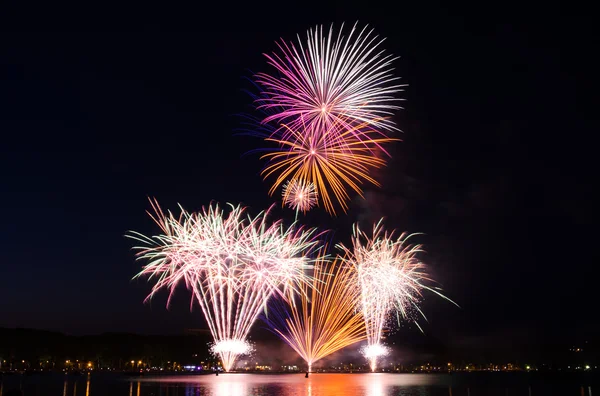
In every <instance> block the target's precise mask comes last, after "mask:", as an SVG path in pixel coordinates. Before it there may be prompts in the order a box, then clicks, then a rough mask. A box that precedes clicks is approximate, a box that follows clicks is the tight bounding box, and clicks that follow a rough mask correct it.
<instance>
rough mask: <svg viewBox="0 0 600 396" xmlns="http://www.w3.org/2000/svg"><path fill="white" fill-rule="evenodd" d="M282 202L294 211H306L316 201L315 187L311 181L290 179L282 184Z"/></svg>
mask: <svg viewBox="0 0 600 396" xmlns="http://www.w3.org/2000/svg"><path fill="white" fill-rule="evenodd" d="M282 196H283V203H284V204H286V205H287V206H288V207H290V208H292V209H294V210H295V211H296V212H298V211H301V212H302V213H306V212H308V211H309V210H310V209H311V208H312V207H313V206H315V205H316V203H317V189H316V188H315V185H314V184H313V183H311V182H305V181H301V180H296V179H292V180H290V181H288V182H286V183H285V184H284V185H283V190H282Z"/></svg>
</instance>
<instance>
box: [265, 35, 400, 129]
mask: <svg viewBox="0 0 600 396" xmlns="http://www.w3.org/2000/svg"><path fill="white" fill-rule="evenodd" d="M343 28H344V26H343V25H342V27H341V28H340V30H339V32H338V34H337V37H336V36H335V35H334V28H333V25H332V26H331V27H330V29H329V33H328V34H325V35H324V34H323V27H322V26H321V27H316V28H315V29H314V30H312V29H310V30H309V31H308V32H307V37H306V40H305V42H303V40H301V39H300V37H299V36H298V47H296V46H295V45H294V44H293V43H289V44H288V43H287V42H285V41H283V40H281V42H280V43H278V44H277V45H278V47H279V53H277V52H275V53H273V54H270V55H269V54H265V56H266V58H267V60H268V63H269V64H270V65H271V66H273V67H274V68H275V70H276V72H277V75H269V74H266V73H259V74H257V75H256V81H257V82H258V84H259V85H261V86H262V88H263V92H262V95H260V97H259V98H258V99H257V101H256V103H257V104H258V108H259V109H263V110H268V111H269V112H270V114H268V115H267V116H266V117H265V118H264V120H263V123H269V122H272V121H274V122H276V123H277V124H278V125H279V124H286V125H288V127H289V128H288V129H279V131H280V132H281V133H282V134H283V136H282V139H284V140H289V139H292V137H291V136H290V134H289V132H290V130H298V129H301V127H302V124H304V123H306V124H308V125H310V127H311V128H310V129H311V130H313V129H314V130H327V129H329V128H331V126H332V125H334V124H337V125H342V126H343V128H339V129H337V130H339V131H340V132H343V131H344V130H352V131H353V133H354V135H355V136H354V137H355V138H356V139H358V140H362V139H363V138H364V136H363V134H362V130H361V129H355V128H353V127H354V126H356V125H357V124H364V123H366V124H368V125H371V126H372V127H373V128H374V129H376V130H377V131H393V130H397V128H396V127H395V125H394V122H393V121H392V120H391V119H390V118H389V116H391V115H392V114H393V111H395V110H397V109H400V107H399V106H398V105H396V104H395V103H396V102H397V101H398V100H399V99H397V98H396V97H395V95H396V94H397V93H398V92H401V91H403V87H404V86H405V85H402V84H398V80H399V78H398V77H394V76H393V73H392V71H393V68H392V66H391V65H392V62H393V61H394V60H395V59H397V58H394V57H393V56H392V55H386V54H385V51H384V50H383V49H381V48H380V47H381V44H382V42H383V41H384V39H380V38H379V37H378V36H376V35H375V34H374V33H373V30H367V27H366V26H365V27H364V28H363V29H362V30H359V29H357V24H355V25H354V26H353V28H352V29H351V31H350V33H349V35H348V36H347V37H344V35H343ZM381 133H383V132H381ZM367 138H368V137H367Z"/></svg>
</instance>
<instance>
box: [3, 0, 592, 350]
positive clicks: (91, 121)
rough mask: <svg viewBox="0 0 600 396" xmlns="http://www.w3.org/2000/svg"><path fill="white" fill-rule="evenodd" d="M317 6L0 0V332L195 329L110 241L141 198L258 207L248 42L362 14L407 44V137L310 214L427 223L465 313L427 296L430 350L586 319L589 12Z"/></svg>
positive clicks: (141, 216)
mask: <svg viewBox="0 0 600 396" xmlns="http://www.w3.org/2000/svg"><path fill="white" fill-rule="evenodd" d="M407 3H408V2H407ZM411 3H413V2H411ZM319 4H320V6H318V7H315V6H310V5H309V4H308V3H304V2H303V3H302V5H299V6H297V7H292V8H290V9H285V8H282V7H286V6H287V7H291V3H286V4H283V3H278V5H268V4H267V3H264V4H263V3H262V2H259V3H256V4H253V5H247V6H244V8H239V7H237V6H236V7H233V6H230V5H227V4H225V3H222V4H220V3H215V4H212V5H211V7H214V9H211V10H209V9H207V8H204V7H203V6H200V5H199V3H198V4H197V5H196V6H193V5H188V6H170V5H169V4H167V3H165V4H164V5H163V6H162V7H161V8H152V7H150V6H148V5H146V4H141V3H140V4H139V5H134V4H133V3H129V5H123V4H119V5H118V6H117V5H115V6H111V5H108V4H105V5H103V6H102V7H99V8H81V7H83V6H80V7H79V8H77V7H75V8H71V7H69V8H64V9H59V8H55V7H56V6H55V5H54V4H53V5H52V6H49V8H48V9H45V10H43V9H37V10H36V12H35V13H33V11H32V10H26V9H17V8H14V7H11V5H7V4H6V3H4V4H3V5H2V6H1V7H2V8H0V10H2V11H1V12H0V15H2V16H1V17H0V26H1V29H2V30H3V31H2V34H1V37H2V39H1V41H0V132H1V134H2V137H3V139H2V142H1V143H0V166H1V169H2V181H1V183H0V203H1V205H2V208H3V211H4V213H3V215H2V221H1V223H0V224H1V227H0V244H1V246H2V255H1V258H0V295H1V296H2V297H1V298H0V326H4V327H14V326H23V327H33V328H43V329H55V330H60V331H65V332H69V333H75V334H81V333H97V332H103V331H134V332H143V333H179V332H181V331H182V329H184V328H187V327H199V326H202V321H201V319H200V315H199V313H198V312H195V313H192V314H190V313H189V310H188V306H187V304H186V303H185V301H186V299H187V297H188V296H187V295H186V293H185V291H183V290H182V291H181V293H180V302H181V304H174V305H173V307H172V308H171V310H170V311H167V310H166V309H165V308H164V302H165V299H164V298H159V299H157V300H156V301H155V302H154V303H153V304H152V305H144V304H142V300H143V298H144V296H145V294H146V293H147V292H148V291H149V286H148V285H147V284H145V283H144V282H140V281H136V282H132V281H130V279H131V277H132V276H133V275H134V274H135V273H136V272H137V271H138V269H139V264H137V263H135V261H134V259H133V254H132V252H131V251H130V247H131V243H130V241H128V240H126V239H125V238H124V237H123V235H124V234H125V233H126V232H127V231H128V230H130V229H135V230H137V231H141V232H144V233H152V232H153V231H155V228H154V227H153V224H152V223H151V221H150V220H149V219H148V218H147V216H146V215H145V210H146V209H147V208H148V204H147V196H153V197H156V198H157V199H158V200H159V201H160V202H161V204H162V205H163V206H164V207H168V208H175V205H176V203H177V202H180V203H181V204H183V205H184V206H185V207H186V208H188V209H190V210H193V209H198V208H200V207H201V206H202V205H205V204H208V203H209V202H210V201H211V200H217V201H220V202H234V203H237V202H243V203H244V204H247V205H249V206H251V208H252V210H253V211H258V210H261V209H264V208H266V207H267V206H268V205H270V204H271V203H272V199H270V198H269V197H268V196H267V193H266V192H267V185H266V184H265V183H263V182H262V181H261V178H260V176H259V172H260V169H261V164H260V162H259V161H258V159H257V158H256V157H255V156H246V157H242V156H243V154H244V153H246V152H248V151H250V150H252V149H254V148H257V147H260V144H261V142H260V141H257V140H253V139H250V138H242V137H237V136H234V132H235V130H236V128H239V127H240V120H239V118H238V117H236V114H239V113H241V112H245V111H250V110H251V109H250V107H249V106H250V104H251V100H250V99H249V98H248V97H247V96H246V95H245V94H244V93H243V89H247V88H249V84H248V82H246V81H244V77H247V76H249V75H251V73H250V70H252V71H267V70H268V67H267V65H266V63H265V61H264V59H263V58H262V55H261V54H262V53H263V52H268V51H271V50H273V49H274V48H275V46H274V41H275V40H277V39H278V38H280V37H284V38H287V39H293V38H294V35H295V34H296V33H304V32H305V30H306V29H307V28H309V27H311V26H312V25H314V24H317V23H326V24H328V23H330V22H336V23H339V22H341V21H344V20H345V21H348V22H349V23H350V22H354V21H356V20H360V21H361V22H364V23H369V24H371V25H372V26H373V27H374V28H375V29H376V30H377V32H378V33H379V34H381V35H382V36H386V37H387V38H388V39H387V42H386V48H387V49H388V50H389V51H390V52H393V53H394V54H397V55H400V56H401V59H400V60H398V61H397V62H396V63H395V66H396V68H397V74H398V75H400V76H402V77H403V78H404V79H405V82H407V83H408V84H409V87H408V89H407V91H406V92H405V95H404V97H405V98H406V99H407V102H406V103H405V107H406V109H405V110H404V111H402V112H401V113H399V114H398V116H397V122H398V124H399V125H400V127H401V128H402V129H403V131H404V133H403V135H402V136H401V137H402V138H403V139H404V142H403V143H399V144H398V145H397V146H396V147H394V148H393V151H394V160H393V161H392V163H391V165H390V167H388V168H387V169H385V170H383V171H382V172H381V174H379V175H378V177H379V178H380V179H381V180H382V181H383V188H382V189H380V190H377V189H372V188H368V189H367V190H368V191H367V193H366V200H364V201H363V200H360V199H357V200H355V201H354V202H353V205H352V210H351V211H350V213H349V214H348V216H343V217H340V218H337V219H334V220H332V219H330V218H328V217H327V216H323V215H320V214H318V213H315V214H312V215H311V216H309V218H308V219H307V222H309V223H311V224H312V225H319V226H322V227H324V228H332V229H334V230H336V234H335V237H336V238H340V239H344V238H346V236H347V234H348V230H349V227H350V224H351V223H352V222H353V221H355V220H358V219H360V220H362V221H365V222H368V221H372V220H374V219H376V218H378V217H379V216H386V217H387V218H388V220H387V224H388V227H389V228H399V229H402V230H406V231H411V232H424V233H425V234H426V235H425V236H423V237H422V239H421V240H420V242H423V243H424V244H425V245H426V250H427V251H428V255H427V256H425V257H424V259H425V260H426V261H428V262H429V263H430V264H431V267H432V270H433V272H434V273H435V275H436V277H437V278H438V279H439V280H440V283H441V284H442V285H443V286H444V288H445V290H446V292H447V294H448V295H449V296H450V297H452V298H453V299H454V300H456V301H457V302H458V303H459V304H460V305H461V306H462V309H456V308H453V307H452V306H451V305H449V304H445V303H443V302H441V301H439V300H437V301H436V300H435V299H433V298H432V299H431V300H430V301H427V302H426V303H425V308H426V312H427V313H429V316H430V317H431V324H429V325H426V326H425V330H426V332H427V333H428V336H427V337H431V338H435V339H437V340H440V342H441V343H443V344H448V345H462V344H464V345H470V344H472V343H473V342H475V343H477V342H483V341H481V340H496V341H497V340H501V339H506V337H507V336H510V337H513V338H515V339H516V338H518V337H525V338H526V336H525V334H528V333H530V332H534V331H542V332H544V333H545V334H548V337H551V338H552V339H557V340H563V341H564V340H570V339H572V338H576V336H581V337H583V336H584V335H585V334H586V333H588V332H593V331H595V329H597V328H598V327H597V324H598V319H597V317H596V316H595V315H591V312H592V311H591V309H592V308H591V307H592V306H593V303H594V302H595V301H596V300H597V298H596V297H595V295H594V293H593V288H594V276H593V275H594V269H593V262H592V253H591V251H593V250H594V245H593V244H592V242H593V241H592V234H593V229H592V223H591V214H592V199H591V192H592V191H593V188H592V185H593V184H594V182H595V181H596V180H597V175H596V174H595V173H594V172H593V169H594V166H593V165H592V158H593V154H592V153H593V152H595V148H594V146H593V143H592V136H593V135H594V134H595V132H597V130H598V129H597V127H598V125H597V124H598V122H597V115H596V114H595V109H593V108H592V105H591V101H590V99H591V98H592V93H594V92H597V91H594V89H595V88H594V86H595V81H592V80H591V79H590V78H589V76H590V75H592V72H594V71H595V70H597V61H595V60H594V59H593V55H592V52H593V51H592V48H593V45H592V43H593V42H594V41H595V39H597V35H596V34H595V32H594V31H593V30H592V27H591V24H592V20H591V16H590V14H589V13H587V14H586V13H585V12H583V10H579V15H576V12H577V10H572V9H567V8H565V7H564V6H561V5H559V4H553V3H548V2H545V3H540V4H533V3H532V4H530V5H529V6H524V5H522V4H519V5H518V6H517V5H512V4H509V3H506V2H498V3H490V4H487V5H474V4H468V5H464V6H452V7H442V6H439V5H436V4H434V3H432V4H427V5H415V4H411V5H402V4H399V5H397V6H396V8H395V9H394V8H389V6H384V4H385V3H381V4H380V5H378V4H377V3H376V2H362V3H356V4H355V3H347V2H344V3H343V4H342V3H339V4H335V3H330V4H329V5H327V2H320V3H319ZM594 95H595V93H594ZM593 111H594V112H593ZM284 215H285V216H289V215H290V214H289V213H284ZM474 340H475V341H474ZM476 340H479V341H476ZM486 342H488V341H486Z"/></svg>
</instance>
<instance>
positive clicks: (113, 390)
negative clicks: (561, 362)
mask: <svg viewBox="0 0 600 396" xmlns="http://www.w3.org/2000/svg"><path fill="white" fill-rule="evenodd" d="M592 379H593V377H592V376H589V375H588V376H581V375H556V374H554V375H552V374H550V375H529V374H527V373H457V374H452V375H450V374H387V373H385V374H384V373H374V374H324V373H321V374H318V373H315V374H311V375H310V377H309V378H304V374H274V375H270V374H235V373H232V374H221V375H219V376H215V375H177V376H143V377H136V378H131V377H127V376H124V375H119V374H101V373H94V374H91V375H82V376H72V375H60V374H41V375H31V376H26V375H10V376H4V377H3V378H2V380H1V381H2V382H0V396H7V393H8V392H9V391H10V390H14V389H20V390H21V391H22V392H23V395H24V396H38V395H39V396H46V395H57V396H60V395H62V396H105V395H107V396H227V395H231V396H246V395H261V396H275V395H281V396H338V395H339V396H388V395H395V396H396V395H397V396H400V395H401V396H417V395H418V396H441V395H450V396H459V395H465V396H477V395H490V396H494V395H498V396H500V395H502V396H509V395H510V396H519V395H522V396H537V395H540V396H541V395H550V396H553V395H556V396H558V395H561V396H571V395H572V396H588V395H589V396H592V388H593V385H594V383H592Z"/></svg>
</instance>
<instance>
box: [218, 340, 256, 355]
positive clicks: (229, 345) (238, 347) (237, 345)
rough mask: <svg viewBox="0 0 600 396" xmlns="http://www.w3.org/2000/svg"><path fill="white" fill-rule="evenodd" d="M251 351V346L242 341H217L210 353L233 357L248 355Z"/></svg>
mask: <svg viewBox="0 0 600 396" xmlns="http://www.w3.org/2000/svg"><path fill="white" fill-rule="evenodd" d="M253 349H254V348H253V347H252V345H251V344H250V343H248V342H246V341H244V340H222V341H217V342H215V343H214V345H213V346H212V347H211V351H212V353H214V354H218V353H231V354H235V355H248V354H249V353H251V352H252V351H253Z"/></svg>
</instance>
